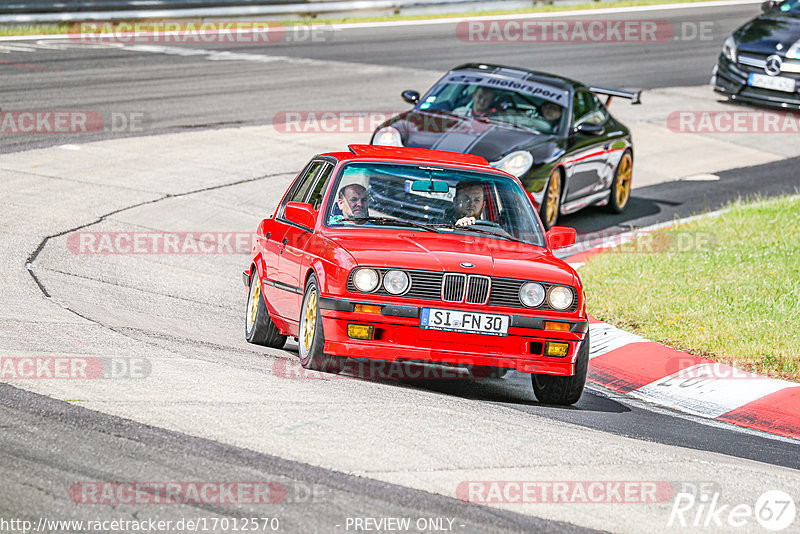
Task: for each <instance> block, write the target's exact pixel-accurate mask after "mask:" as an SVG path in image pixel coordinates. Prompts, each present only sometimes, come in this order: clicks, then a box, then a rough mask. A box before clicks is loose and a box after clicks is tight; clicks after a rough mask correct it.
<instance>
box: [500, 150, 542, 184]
mask: <svg viewBox="0 0 800 534" xmlns="http://www.w3.org/2000/svg"><path fill="white" fill-rule="evenodd" d="M531 165H533V156H531V154H530V152H528V151H526V150H517V151H516V152H512V153H511V154H509V155H508V156H506V157H504V158H503V159H501V160H500V161H496V162H494V163H492V167H495V168H497V169H501V170H504V171H506V172H507V173H508V174H513V175H514V176H516V177H517V178H519V177H520V176H522V175H523V174H525V172H527V170H528V169H530V168H531Z"/></svg>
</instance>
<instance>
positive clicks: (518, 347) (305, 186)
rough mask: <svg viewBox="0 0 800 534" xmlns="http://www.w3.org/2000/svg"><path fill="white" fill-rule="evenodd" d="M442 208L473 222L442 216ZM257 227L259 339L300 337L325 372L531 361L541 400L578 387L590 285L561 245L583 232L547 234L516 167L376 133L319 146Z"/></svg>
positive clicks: (303, 353)
mask: <svg viewBox="0 0 800 534" xmlns="http://www.w3.org/2000/svg"><path fill="white" fill-rule="evenodd" d="M350 197H353V198H350ZM356 197H358V198H356ZM351 201H354V203H351ZM367 201H368V204H367ZM336 210H341V212H342V215H341V216H336V215H334V213H335V212H336ZM448 212H450V213H453V215H458V216H461V218H462V219H463V218H471V219H472V220H471V221H470V222H471V224H466V225H459V224H457V223H453V222H452V219H451V220H450V221H446V222H442V221H443V220H445V217H446V215H447V214H448ZM367 213H369V215H367ZM257 237H258V239H257V240H256V242H255V244H254V247H253V256H252V260H251V264H250V267H249V268H248V269H247V270H246V271H245V272H244V273H243V275H244V282H245V285H246V286H247V287H248V288H249V298H248V304H247V314H246V322H245V337H246V339H247V340H248V341H250V342H251V343H258V344H262V345H267V346H271V347H281V346H282V345H283V343H284V342H285V340H286V336H292V337H296V338H297V339H298V345H299V349H298V352H299V356H300V363H301V364H302V365H303V366H304V367H305V368H307V369H314V370H319V371H328V372H340V370H341V369H342V366H343V362H344V359H345V358H360V359H368V360H382V361H396V362H416V363H419V362H422V363H424V364H436V365H446V366H457V367H466V368H467V369H469V370H470V372H472V373H473V374H474V375H475V376H502V375H503V374H504V373H505V372H506V370H508V369H514V370H517V371H520V372H523V373H530V374H531V382H532V385H533V391H534V394H535V395H536V397H537V398H538V399H539V400H540V401H542V402H546V403H551V404H573V403H575V402H577V401H578V399H579V398H580V396H581V393H582V391H583V387H584V383H585V380H586V372H587V366H588V360H589V334H588V321H587V316H586V304H585V298H584V295H583V289H582V286H581V282H580V279H579V278H578V275H577V273H576V272H575V271H574V270H573V269H572V268H571V267H570V266H569V265H567V264H566V263H564V262H563V261H561V260H559V259H557V258H556V257H555V256H554V255H553V253H552V250H553V249H555V248H563V247H565V246H570V245H572V244H574V242H575V230H574V229H572V228H563V227H553V228H551V229H550V230H549V231H548V232H545V231H544V229H543V227H542V223H541V221H540V220H539V219H538V216H537V214H536V210H535V208H534V206H533V204H532V203H531V201H530V199H529V197H528V195H527V194H526V193H525V191H524V189H523V188H522V184H521V183H520V182H519V180H518V179H517V178H515V177H513V176H511V175H509V174H507V173H505V172H503V171H501V170H499V169H495V168H493V167H491V166H490V165H489V163H488V162H487V161H486V160H485V159H484V158H481V157H480V156H474V155H469V154H460V153H454V152H444V151H434V150H426V149H414V148H392V147H380V146H370V145H352V146H351V147H350V152H334V153H329V154H321V155H319V156H317V157H315V158H314V159H313V160H312V161H311V162H310V163H309V164H308V166H307V167H306V169H305V170H304V171H303V172H301V173H300V174H299V175H298V177H297V178H296V179H295V182H294V183H293V184H292V186H291V187H290V188H289V190H288V191H287V193H286V194H285V196H284V198H283V200H282V201H281V203H280V204H279V206H278V208H277V210H276V212H275V214H274V215H273V216H272V217H270V218H267V219H264V220H263V221H262V222H261V224H260V225H259V227H258V231H257Z"/></svg>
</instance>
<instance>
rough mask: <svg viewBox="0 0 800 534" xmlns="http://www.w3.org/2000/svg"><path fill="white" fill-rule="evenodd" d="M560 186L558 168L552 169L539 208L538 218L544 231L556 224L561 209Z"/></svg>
mask: <svg viewBox="0 0 800 534" xmlns="http://www.w3.org/2000/svg"><path fill="white" fill-rule="evenodd" d="M562 185H563V184H562V183H561V172H560V171H559V170H558V167H556V168H555V169H553V172H551V173H550V179H549V180H548V181H547V188H546V189H545V190H544V198H543V199H542V206H541V208H539V216H540V217H541V219H542V224H544V229H545V230H549V229H550V228H551V227H553V226H555V225H556V222H558V214H559V210H560V209H561V196H562V191H561V189H562V187H561V186H562Z"/></svg>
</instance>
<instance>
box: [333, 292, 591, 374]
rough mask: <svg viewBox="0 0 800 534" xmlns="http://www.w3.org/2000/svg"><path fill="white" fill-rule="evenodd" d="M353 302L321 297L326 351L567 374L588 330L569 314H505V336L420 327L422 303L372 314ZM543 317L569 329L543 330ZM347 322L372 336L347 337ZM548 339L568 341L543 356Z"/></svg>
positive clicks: (527, 371)
mask: <svg viewBox="0 0 800 534" xmlns="http://www.w3.org/2000/svg"><path fill="white" fill-rule="evenodd" d="M354 305H355V303H354V302H350V301H344V300H338V299H331V298H322V299H320V308H321V314H322V325H323V328H324V332H325V347H324V349H323V350H324V352H325V353H326V354H332V355H336V356H342V357H348V358H365V359H371V360H383V361H417V362H429V363H438V364H450V365H457V366H467V367H470V366H482V367H504V368H508V369H516V370H517V371H520V372H523V373H541V374H552V375H561V376H572V375H573V374H575V369H574V362H575V358H576V356H577V354H578V350H579V348H580V344H581V342H582V341H583V339H584V337H585V335H586V331H587V329H588V323H587V321H586V320H585V319H583V320H577V319H575V317H574V314H572V317H571V318H570V319H565V318H559V317H552V318H551V317H547V318H545V317H530V316H519V315H510V317H511V322H510V326H509V330H508V335H507V336H502V337H501V336H487V335H482V334H472V333H460V332H445V331H439V330H427V329H424V328H420V318H419V317H420V310H421V308H422V307H424V306H420V307H417V306H396V305H387V304H382V303H374V304H373V305H379V306H381V307H382V310H381V314H373V313H363V312H355V311H352V310H353V308H354ZM437 307H442V306H441V305H440V306H437ZM444 307H447V306H444ZM454 309H456V308H455V307H454ZM492 313H494V312H492ZM545 319H547V320H552V321H559V322H566V323H570V325H571V326H570V331H550V330H544V329H543V328H544V325H543V322H544V320H545ZM348 324H359V325H372V326H373V327H374V333H373V338H372V339H371V340H358V339H352V338H350V337H348V335H347V325H348ZM547 341H558V342H566V343H568V344H569V350H568V351H567V354H566V356H564V357H551V356H544V355H543V349H544V345H545V343H546V342H547Z"/></svg>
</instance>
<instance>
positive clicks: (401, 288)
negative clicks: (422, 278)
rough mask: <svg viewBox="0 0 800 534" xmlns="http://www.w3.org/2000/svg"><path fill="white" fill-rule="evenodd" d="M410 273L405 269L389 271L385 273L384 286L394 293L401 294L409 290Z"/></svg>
mask: <svg viewBox="0 0 800 534" xmlns="http://www.w3.org/2000/svg"><path fill="white" fill-rule="evenodd" d="M409 283H410V282H409V280H408V275H407V274H406V273H404V272H403V271H389V272H388V273H386V274H384V275H383V287H384V288H386V291H388V292H389V293H391V294H392V295H401V294H403V293H405V292H406V290H408V286H409Z"/></svg>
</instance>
